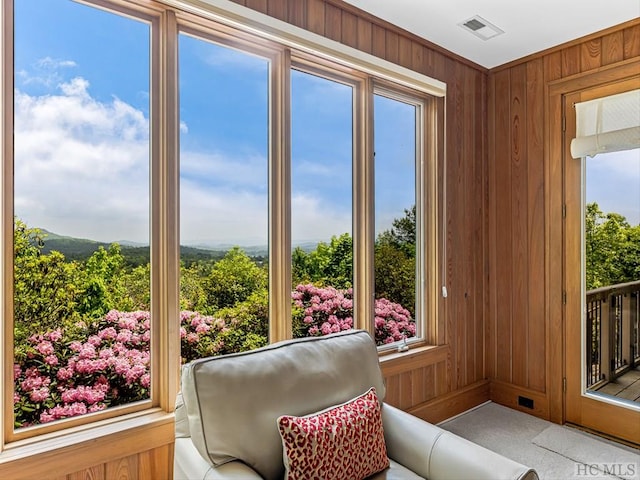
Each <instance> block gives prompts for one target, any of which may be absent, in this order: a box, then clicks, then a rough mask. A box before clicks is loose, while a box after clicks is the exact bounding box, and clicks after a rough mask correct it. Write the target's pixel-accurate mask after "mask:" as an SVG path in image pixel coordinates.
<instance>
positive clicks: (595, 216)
mask: <svg viewBox="0 0 640 480" xmlns="http://www.w3.org/2000/svg"><path fill="white" fill-rule="evenodd" d="M639 84H640V80H639V79H633V80H629V81H624V82H618V83H616V84H612V85H606V86H602V87H598V88H593V89H589V90H584V91H582V92H579V93H573V94H570V95H566V96H565V102H564V108H565V114H566V132H565V142H564V143H565V145H564V151H565V156H564V157H565V160H564V174H565V180H564V184H565V209H566V216H565V229H564V248H565V251H564V257H565V286H566V290H565V291H566V307H565V308H566V309H565V322H566V323H565V327H566V337H565V338H566V340H565V346H566V351H565V355H566V373H565V375H566V377H565V378H566V397H565V402H566V403H565V419H566V421H567V422H569V423H575V424H577V425H580V426H583V427H586V428H589V429H592V430H595V431H598V432H601V433H604V434H607V435H611V436H614V437H618V438H621V439H624V440H627V441H630V442H634V443H640V358H639V355H640V353H639V349H638V337H639V331H638V327H639V324H638V322H639V321H640V320H639V319H640V315H639V313H640V312H639V301H638V300H639V296H640V150H639V149H635V150H627V151H622V152H614V153H605V154H598V155H596V156H594V157H585V158H582V159H573V158H572V157H571V153H570V151H569V143H570V140H571V139H572V138H574V137H575V136H576V135H575V133H576V112H575V108H574V105H575V104H576V103H578V102H584V101H588V100H592V99H596V98H601V97H606V96H609V95H614V94H617V93H621V92H624V91H628V90H631V89H635V88H638V85H639Z"/></svg>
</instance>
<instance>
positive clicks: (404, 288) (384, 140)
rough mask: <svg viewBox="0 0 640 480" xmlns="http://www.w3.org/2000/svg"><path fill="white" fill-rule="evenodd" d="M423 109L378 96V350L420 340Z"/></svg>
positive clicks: (376, 250)
mask: <svg viewBox="0 0 640 480" xmlns="http://www.w3.org/2000/svg"><path fill="white" fill-rule="evenodd" d="M420 110H421V109H420V107H419V106H418V105H415V104H411V103H405V101H402V100H400V99H397V98H395V97H393V96H385V95H382V94H376V95H375V96H374V129H375V130H374V139H375V144H374V145H375V146H374V148H375V165H374V168H375V231H376V244H375V257H374V268H375V318H374V322H375V332H376V341H377V343H378V344H386V343H393V342H398V341H404V340H406V339H407V338H411V337H414V336H415V335H416V323H415V319H416V318H417V317H416V305H417V303H416V298H418V297H419V296H420V295H419V292H418V290H417V283H416V278H418V279H419V278H420V277H419V276H418V271H417V270H416V267H417V265H418V262H416V253H417V250H416V245H418V244H419V242H418V238H417V236H416V234H417V233H418V231H419V230H418V229H416V213H417V214H418V216H417V217H418V218H419V214H420V212H421V210H422V209H421V208H420V207H419V206H418V205H417V202H416V178H417V170H416V168H417V165H418V164H419V163H418V162H417V161H416V160H417V159H419V158H420V152H419V148H418V143H417V141H416V140H417V139H416V135H417V131H418V130H417V122H420V114H419V113H420Z"/></svg>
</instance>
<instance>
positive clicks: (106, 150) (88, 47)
mask: <svg viewBox="0 0 640 480" xmlns="http://www.w3.org/2000/svg"><path fill="white" fill-rule="evenodd" d="M15 10H16V32H15V33H16V101H15V106H16V135H15V137H16V163H15V165H16V167H15V170H16V172H15V192H16V194H15V211H16V215H18V216H19V217H20V218H22V219H23V220H24V221H26V222H27V224H28V225H30V226H38V227H41V228H46V229H48V230H51V231H53V232H56V233H59V234H63V235H71V236H77V237H84V238H92V239H95V240H102V241H118V240H131V241H137V242H147V241H148V231H149V224H148V211H149V200H148V196H149V190H148V189H149V186H148V178H149V148H148V140H149V139H148V128H149V56H148V52H149V26H148V25H147V24H145V23H143V22H139V21H135V20H132V19H130V18H125V17H121V16H118V15H114V14H111V13H107V12H104V11H102V10H99V9H96V8H92V7H88V6H86V5H82V4H79V3H75V2H72V1H70V0H20V1H18V2H16V8H15ZM179 45H180V127H181V128H180V144H181V159H180V160H181V237H182V238H181V240H182V243H183V244H203V243H207V244H213V243H232V244H240V245H263V244H265V243H266V240H267V208H268V192H267V175H268V165H267V158H268V136H267V133H268V132H267V128H268V111H267V109H268V98H267V81H268V79H267V72H268V62H267V61H266V60H265V59H262V58H259V57H256V56H252V55H248V54H245V53H242V52H237V51H234V50H231V49H229V48H226V47H221V46H217V45H214V44H212V43H209V42H205V41H203V40H200V39H195V38H192V37H189V36H186V35H183V34H181V35H180V39H179ZM351 97H352V92H351V87H349V86H347V85H343V84H339V83H336V82H333V81H330V80H326V79H322V78H319V77H315V76H313V75H309V74H306V73H301V72H295V71H294V72H293V73H292V121H293V125H292V238H293V241H294V243H295V242H303V241H317V240H325V241H326V240H328V239H329V238H330V237H331V236H332V235H339V234H341V233H344V232H351V230H352V226H351V223H352V214H351V205H352V199H351V181H352V176H351V148H352V145H351V142H352V140H351V116H350V105H351ZM375 118H376V128H375V137H376V172H375V179H376V191H375V199H376V230H377V231H378V232H379V231H382V230H384V229H386V228H389V227H390V224H391V221H392V220H393V219H394V218H398V217H401V216H402V215H403V214H404V209H407V208H410V207H411V206H412V205H413V203H414V198H415V190H414V189H413V181H412V178H413V169H414V153H413V144H414V136H413V135H414V127H413V107H411V106H409V105H406V104H402V103H400V102H397V101H392V100H389V99H386V98H383V97H376V100H375ZM629 156H630V158H633V159H635V160H634V161H636V163H633V162H628V161H626V160H624V158H629ZM623 157H624V155H623V156H622V157H619V158H618V160H616V161H615V162H613V163H611V164H610V165H609V167H606V168H604V169H602V170H601V171H600V173H598V174H597V175H595V174H594V175H590V176H589V178H597V181H596V182H594V183H593V186H589V187H588V189H587V195H588V198H589V196H590V195H591V193H590V192H593V195H596V194H597V195H599V196H600V197H599V198H602V199H598V200H597V201H598V202H599V203H600V205H601V207H602V209H603V210H605V211H608V210H615V211H619V212H620V213H623V214H625V215H627V217H628V218H629V219H630V220H631V221H635V223H638V222H639V221H640V187H638V185H640V154H639V153H638V152H637V151H636V152H632V153H631V154H629V153H627V154H626V157H624V158H623ZM596 158H598V157H596ZM620 158H623V159H622V160H620ZM612 165H615V168H611V166H612ZM630 165H631V166H630ZM594 168H595V167H594ZM594 171H595V170H594ZM614 174H615V175H614ZM612 175H614V176H612ZM589 185H591V184H589ZM607 186H609V187H610V188H609V190H605V187H607ZM624 194H627V197H626V198H625V197H624ZM629 205H631V207H629ZM634 215H636V217H635V220H634Z"/></svg>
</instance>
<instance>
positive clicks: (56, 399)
mask: <svg viewBox="0 0 640 480" xmlns="http://www.w3.org/2000/svg"><path fill="white" fill-rule="evenodd" d="M52 16H55V17H56V18H57V19H59V21H56V22H52V21H51V18H52ZM97 25H100V28H99V29H97V28H96V26H97ZM149 38H150V25H149V24H148V23H146V22H142V21H139V20H136V19H132V18H126V17H124V16H122V15H118V14H115V13H112V12H105V11H103V10H98V9H95V8H91V7H89V6H86V5H82V4H78V3H75V2H69V1H63V0H53V1H50V0H47V1H42V0H25V1H20V2H17V3H16V8H15V77H14V81H15V94H14V99H15V100H14V105H15V107H14V130H13V133H14V161H13V168H14V170H13V172H14V176H13V178H14V187H13V205H14V217H15V221H14V237H13V238H14V243H13V249H14V255H13V257H14V276H13V278H14V281H13V342H14V349H13V351H14V390H13V393H12V395H13V406H14V422H15V428H16V429H18V430H19V429H22V428H24V427H29V426H34V425H40V424H45V423H49V422H54V421H57V420H61V419H65V418H69V417H74V416H77V415H82V414H87V413H92V412H99V411H102V410H106V409H108V408H113V407H116V406H120V405H127V404H132V403H135V402H139V401H141V400H148V399H149V396H150V386H151V376H150V375H151V372H150V364H151V359H150V351H149V345H150V341H151V338H150V337H151V322H153V321H155V318H152V317H151V314H150V299H151V292H150V268H149V243H150V242H149V240H150V238H149V227H150V218H149V214H150V203H149V191H150V189H149V182H150V145H149V137H150V130H149V85H150V79H149V66H150V59H149V49H150V45H149ZM123 52H124V53H123ZM123 69H126V71H127V80H126V81H114V79H115V78H118V77H119V76H120V75H119V74H120V72H122V70H123Z"/></svg>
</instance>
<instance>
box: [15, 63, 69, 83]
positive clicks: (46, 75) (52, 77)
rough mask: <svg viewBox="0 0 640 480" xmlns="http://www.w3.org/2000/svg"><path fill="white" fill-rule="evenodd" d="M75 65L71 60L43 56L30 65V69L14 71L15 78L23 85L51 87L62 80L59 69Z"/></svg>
mask: <svg viewBox="0 0 640 480" xmlns="http://www.w3.org/2000/svg"><path fill="white" fill-rule="evenodd" d="M77 66H78V65H77V64H76V62H74V61H73V60H64V59H56V58H51V57H44V58H40V59H38V60H37V61H36V62H34V63H33V64H32V65H30V69H31V71H28V70H26V69H24V68H23V69H20V70H19V71H18V72H17V73H16V79H18V80H19V81H20V82H21V83H22V84H23V85H33V84H37V85H42V86H44V87H47V88H52V87H55V86H56V85H58V84H59V83H60V82H61V81H62V75H61V74H60V70H62V69H69V68H75V67H77Z"/></svg>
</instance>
